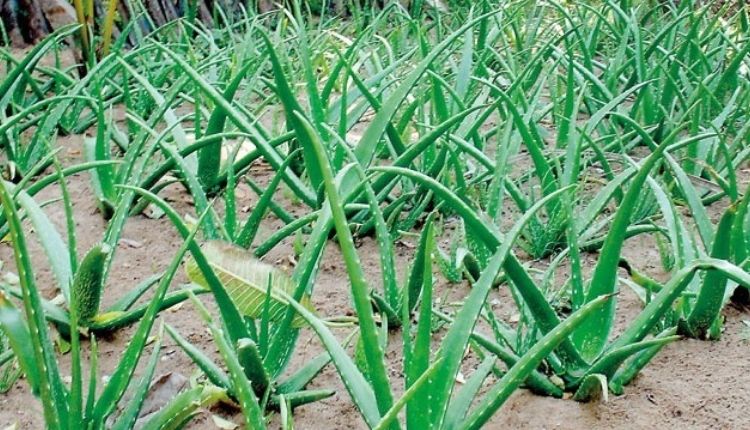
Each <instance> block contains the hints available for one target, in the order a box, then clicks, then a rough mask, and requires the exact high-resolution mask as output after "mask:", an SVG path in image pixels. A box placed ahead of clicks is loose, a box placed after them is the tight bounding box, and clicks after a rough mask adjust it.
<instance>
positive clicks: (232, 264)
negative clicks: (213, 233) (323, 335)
mask: <svg viewBox="0 0 750 430" xmlns="http://www.w3.org/2000/svg"><path fill="white" fill-rule="evenodd" d="M202 251H203V255H205V257H206V259H207V261H208V264H209V265H210V266H211V268H212V269H213V271H214V273H216V276H217V277H218V278H219V280H220V281H221V283H222V285H223V286H224V289H225V290H226V292H227V294H228V295H229V297H230V298H231V299H232V302H233V303H234V304H235V306H237V309H238V310H239V311H240V313H242V314H243V315H246V316H248V317H250V318H253V319H259V318H260V317H261V314H262V312H263V304H264V302H265V300H266V298H267V294H266V285H267V283H268V278H269V277H271V278H272V288H271V296H270V312H269V314H270V319H271V320H272V321H279V320H280V319H281V318H282V317H283V316H284V312H285V311H286V309H287V307H288V304H287V303H286V302H285V300H284V299H283V298H282V297H281V296H279V295H278V294H277V292H278V291H283V292H285V293H286V294H288V295H291V294H292V293H293V292H294V289H295V285H294V283H293V281H292V280H291V279H289V277H287V276H286V275H285V274H284V273H283V272H281V271H279V270H277V269H275V268H274V267H273V266H270V265H268V264H266V263H263V262H261V261H259V260H257V259H255V257H253V256H252V254H251V253H250V252H249V251H246V250H244V249H242V248H239V247H236V246H233V245H231V244H229V243H222V242H218V241H211V242H207V243H205V244H204V245H203V247H202ZM185 269H186V271H187V274H188V278H189V279H190V280H191V281H192V282H194V283H196V284H198V285H201V286H203V287H206V288H208V282H207V281H206V279H205V277H204V275H203V273H202V272H201V270H200V268H199V267H198V265H197V264H196V263H195V260H193V259H191V260H189V261H188V263H187V264H186V266H185ZM301 303H303V305H304V306H306V307H308V309H312V308H311V305H310V299H309V296H304V297H303V298H302V301H301ZM292 326H293V327H295V328H299V327H302V326H304V320H303V319H302V318H301V317H300V316H296V317H295V319H294V321H293V323H292Z"/></svg>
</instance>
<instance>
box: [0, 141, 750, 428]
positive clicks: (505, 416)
mask: <svg viewBox="0 0 750 430" xmlns="http://www.w3.org/2000/svg"><path fill="white" fill-rule="evenodd" d="M58 143H59V144H61V145H62V146H63V147H64V148H65V149H64V151H63V153H62V156H63V158H64V163H65V164H70V163H75V162H77V161H80V160H81V154H80V150H79V148H80V137H65V138H60V139H59V142H58ZM265 171H266V169H264V168H263V166H262V165H261V166H255V167H254V168H253V169H252V170H251V174H255V175H257V176H259V177H261V179H260V180H261V182H263V180H264V179H263V178H264V175H265V173H264V172H265ZM266 179H267V178H266ZM68 186H69V189H70V193H71V196H72V199H73V201H74V205H75V220H76V224H77V229H78V230H77V234H78V249H79V252H80V253H81V254H82V253H84V252H85V251H86V250H88V249H89V248H90V247H91V246H92V245H93V244H95V243H96V242H98V241H99V240H101V237H102V233H103V231H104V228H105V222H104V221H103V219H102V217H101V215H100V214H99V213H98V211H97V209H96V206H95V202H94V201H93V196H92V193H91V185H90V179H89V176H88V174H79V175H76V176H73V177H71V178H70V180H69V181H68ZM58 195H59V190H58V189H57V188H55V187H51V188H48V189H47V190H45V191H44V192H43V193H41V194H40V195H39V201H45V200H48V199H53V198H55V197H56V196H58ZM163 195H165V196H167V197H168V199H169V200H170V201H171V202H172V204H173V205H175V207H176V208H177V209H178V211H179V212H180V213H190V212H192V211H193V208H192V207H191V206H190V202H189V198H188V196H187V195H186V194H185V193H184V192H182V191H181V190H180V189H168V190H167V191H166V192H164V193H163ZM239 200H240V201H239V202H238V207H242V206H250V207H251V206H252V205H253V202H254V200H255V196H254V194H252V193H251V192H249V191H248V190H244V191H243V192H241V193H240V194H239ZM290 209H291V210H292V211H294V210H297V211H298V213H299V212H301V210H302V209H301V208H296V209H295V208H294V207H293V206H291V207H290ZM46 211H47V213H48V215H49V216H50V217H51V218H52V219H53V220H54V222H55V223H56V224H57V226H58V228H59V229H60V231H61V232H62V231H64V228H63V222H64V221H63V212H62V206H61V204H60V203H54V204H51V205H49V206H47V208H46ZM280 225H281V223H280V222H279V221H278V220H275V219H274V218H273V216H271V217H269V219H268V220H266V221H265V222H264V224H263V226H262V230H261V232H260V235H261V236H265V237H267V236H268V235H269V234H270V233H272V232H273V231H274V230H275V229H277V228H279V226H280ZM32 236H33V235H32ZM123 238H124V239H127V240H123V241H122V242H121V244H120V246H119V247H118V249H117V251H116V259H115V262H114V265H113V272H112V275H111V277H110V279H109V284H108V285H107V288H106V292H105V297H104V303H103V306H106V305H107V304H109V303H112V302H113V301H114V300H115V299H116V298H117V297H119V296H120V295H121V294H123V292H125V291H127V290H128V289H129V288H132V287H133V286H134V285H136V284H137V283H138V282H139V281H140V280H142V279H145V278H146V277H148V276H150V275H152V274H154V273H157V272H159V271H161V270H163V269H164V268H165V267H166V266H167V265H168V264H169V260H170V259H171V258H172V256H173V255H174V253H175V252H176V250H177V248H178V247H179V245H180V244H181V240H180V239H179V237H178V235H177V233H176V232H175V230H174V228H173V227H172V226H171V225H170V223H169V222H168V221H167V220H166V219H157V220H153V219H148V218H146V217H144V216H136V217H132V218H130V219H129V220H128V222H127V226H126V229H125V232H124V235H123ZM414 241H415V240H414V239H404V240H403V241H401V242H399V244H397V254H398V256H399V265H400V266H401V268H402V269H401V270H402V272H403V270H404V269H403V268H405V267H407V266H408V262H409V260H410V258H411V254H412V253H413V250H412V248H413V244H414ZM256 243H257V242H256ZM360 250H361V252H360V255H361V257H362V259H363V267H365V269H366V272H367V275H368V277H370V279H371V281H372V282H373V285H377V282H378V278H379V275H378V272H377V265H378V263H377V252H376V246H375V243H374V242H373V241H372V240H371V239H365V240H363V241H362V242H361V244H360ZM31 253H32V255H31V257H32V261H33V264H34V267H35V269H36V272H37V280H38V283H39V286H40V288H41V290H42V293H43V294H44V296H45V297H47V298H52V297H54V296H55V295H56V291H55V289H54V283H53V282H52V280H51V275H50V273H49V270H48V269H47V267H48V263H47V260H46V257H45V256H44V253H43V252H42V251H41V249H40V247H39V246H38V244H37V243H34V241H32V243H31ZM625 253H626V255H627V257H628V258H629V259H630V261H631V262H632V263H634V264H635V265H637V267H639V268H641V269H642V270H646V271H649V272H650V273H651V274H652V275H654V276H658V275H659V273H658V270H659V269H658V267H657V266H658V261H659V260H658V253H657V251H656V249H655V247H654V244H653V242H652V241H651V240H650V239H649V238H647V237H644V238H636V239H633V240H630V241H628V242H627V245H626V250H625ZM292 255H293V250H292V244H291V243H290V242H289V241H287V242H284V243H282V244H281V245H280V246H278V247H277V248H276V249H274V250H273V251H272V252H271V254H270V255H268V256H267V257H266V261H269V262H272V263H274V264H277V265H279V266H284V265H286V266H289V265H290V264H291V263H290V260H291V259H290V257H291V256H292ZM595 259H596V256H595V255H587V256H586V258H585V260H586V262H587V264H588V265H589V266H590V265H591V264H592V263H593V262H594V261H595ZM0 260H2V261H3V262H4V264H5V269H4V270H6V271H7V270H13V267H14V263H13V260H12V250H11V248H10V246H9V245H8V244H7V243H2V244H0ZM402 279H403V274H402ZM184 281H185V278H184V275H182V273H180V275H179V276H178V279H177V280H176V281H175V283H177V282H184ZM315 288H316V290H315V294H314V297H313V301H314V304H315V306H316V308H317V309H318V312H319V314H321V315H322V316H327V317H330V316H340V315H343V314H352V311H351V304H350V299H349V297H350V293H349V283H348V279H347V277H346V272H345V269H344V267H343V263H342V260H341V257H340V254H339V251H338V247H337V245H336V244H335V243H330V244H329V246H328V247H327V251H326V255H325V259H324V261H323V263H322V268H321V271H320V275H319V277H318V280H317V284H316V287H315ZM436 288H437V290H436V291H437V296H442V295H443V294H446V295H447V296H449V297H451V298H455V299H458V298H460V297H463V296H465V295H466V294H467V292H468V290H469V287H468V285H449V284H447V283H446V282H443V281H441V282H439V284H438V285H437V287H436ZM492 294H493V297H492V299H497V303H498V306H497V307H498V309H497V314H498V316H499V317H502V318H510V317H511V314H512V312H513V305H512V303H510V299H509V297H508V295H507V294H506V293H505V292H504V291H503V290H502V289H501V291H495V292H493V293H492ZM203 300H204V301H205V302H207V303H209V304H210V301H211V298H210V297H208V296H203ZM639 310H640V304H639V302H638V301H637V298H636V297H635V295H634V294H632V293H631V292H630V290H629V289H627V288H623V289H622V294H620V297H619V302H618V314H617V315H618V327H620V328H621V327H622V326H623V324H624V323H625V322H626V321H628V320H629V319H631V318H632V317H633V316H634V315H635V314H637V312H638V311H639ZM725 314H726V317H727V321H726V324H725V332H724V334H723V336H722V338H721V340H719V341H716V342H699V341H693V340H683V341H680V342H677V343H674V344H672V345H670V346H668V347H667V348H666V349H665V350H664V351H663V352H662V353H661V354H659V355H658V356H657V357H656V359H655V360H654V361H653V362H652V363H651V364H650V365H649V366H648V367H647V368H646V369H645V370H644V372H643V373H642V374H641V375H640V376H639V377H638V378H637V379H636V380H635V382H634V383H633V384H632V385H631V386H629V387H627V388H626V392H625V394H624V395H623V396H619V397H616V396H611V397H610V399H609V401H608V402H606V403H605V402H601V401H599V402H593V403H588V404H582V403H578V402H575V401H572V400H560V399H553V398H545V397H540V396H537V395H534V394H531V393H530V392H528V391H526V390H519V391H518V392H516V393H515V394H514V395H513V396H512V398H511V399H510V400H509V401H508V402H507V403H506V404H505V405H504V406H503V407H502V409H501V410H500V411H499V412H498V413H497V414H496V416H495V417H494V418H493V420H492V422H491V423H490V424H489V425H488V426H487V428H493V429H494V428H497V429H500V428H529V429H579V428H617V429H640V428H643V429H646V428H649V429H650V428H668V427H674V428H712V429H713V428H722V429H741V428H750V414H748V413H747V411H746V410H745V409H744V407H745V406H746V405H747V404H750V390H748V389H747V387H748V386H750V362H748V358H747V357H748V351H750V349H749V347H750V328H748V327H747V326H746V325H745V324H744V323H743V320H750V313H749V312H748V310H746V309H738V308H735V307H732V306H730V307H729V308H728V309H726V311H725ZM159 320H160V321H164V322H167V323H169V324H171V325H172V326H174V327H175V328H176V329H177V330H178V331H179V332H180V333H181V334H182V335H183V336H185V337H187V338H188V339H189V340H190V341H191V342H194V343H195V344H196V345H197V346H198V347H200V348H201V349H203V350H205V351H207V352H208V353H210V354H215V346H214V345H213V343H212V342H211V339H210V336H209V334H208V333H207V332H206V329H205V327H204V326H203V325H202V324H201V321H200V318H199V317H197V314H196V313H195V312H194V310H193V308H192V306H191V305H189V304H185V305H182V306H177V307H176V308H173V309H170V310H168V311H165V312H163V313H162V314H161V315H160V318H159ZM351 330H352V329H351V328H350V329H340V330H337V331H336V333H337V335H339V336H340V337H341V338H344V337H345V336H346V335H347V334H349V333H350V332H351ZM133 331H134V328H133V327H130V328H126V329H123V330H121V331H119V332H117V333H115V334H114V335H112V336H110V337H109V338H106V339H102V341H101V343H100V363H101V366H102V367H101V368H102V372H103V373H104V374H106V373H107V371H108V370H111V369H112V368H113V367H114V365H116V363H117V362H118V360H119V352H120V351H122V350H123V349H124V347H125V346H126V344H127V342H128V340H129V338H130V335H131V334H132V332H133ZM399 339H400V334H399V333H395V334H393V336H392V342H391V348H389V351H388V358H389V360H390V361H391V377H392V378H393V380H394V381H396V382H395V383H396V384H399V383H400V382H398V381H400V379H399V378H400V376H401V375H400V367H401V366H400V360H401V358H400V356H399V352H398V349H399V346H398V344H399V343H400V340H399ZM321 351H322V349H321V346H320V344H319V342H318V341H317V338H315V337H314V335H313V334H312V333H311V332H310V331H309V330H306V331H305V332H304V333H303V335H302V336H301V338H300V341H299V343H298V346H297V351H296V355H295V358H294V360H293V362H292V364H291V366H290V368H291V369H294V368H296V366H298V365H299V364H300V363H304V362H305V361H306V360H308V359H310V358H312V357H314V356H315V355H317V354H318V353H320V352H321ZM161 354H162V358H161V362H160V364H159V367H158V369H157V375H159V374H164V373H167V372H179V373H181V374H183V375H186V376H190V375H191V374H193V373H194V372H196V368H195V366H193V365H192V363H191V362H190V361H189V359H188V358H187V357H186V356H185V355H184V354H183V353H182V351H181V350H179V348H178V347H176V345H175V344H174V342H173V341H172V340H171V339H170V338H166V339H165V342H164V348H163V350H162V353H161ZM61 360H62V362H63V363H64V369H66V370H64V372H65V371H67V367H65V366H67V361H68V357H67V356H65V357H63V358H62V359H61ZM142 361H144V360H142ZM312 386H314V387H330V388H333V389H335V390H336V395H334V396H333V397H331V398H328V399H326V400H323V401H321V402H318V403H315V404H311V405H307V406H304V407H301V408H298V409H297V410H296V411H295V424H296V428H298V429H358V428H365V425H364V423H363V421H362V420H361V419H360V418H359V415H358V413H357V411H356V410H355V409H354V407H353V406H352V403H351V401H350V400H349V397H348V394H347V392H346V391H345V389H344V387H343V385H342V383H341V382H340V380H339V378H338V376H337V374H336V373H335V370H334V369H333V368H332V367H331V366H329V367H327V368H326V369H325V370H324V372H323V373H322V374H321V375H320V376H319V377H318V378H317V379H315V380H314V381H313V384H312ZM212 413H215V414H220V415H222V416H224V417H225V418H228V419H230V420H234V421H235V422H239V416H238V415H237V412H236V411H234V410H232V409H231V408H221V409H215V410H213V411H210V412H208V411H207V412H204V413H202V414H200V415H199V416H198V417H196V419H195V420H194V421H193V422H192V423H191V424H190V425H189V428H193V429H202V428H206V429H209V428H216V427H215V425H214V424H213V421H212V420H211V414H212ZM41 416H42V412H41V406H40V404H39V402H38V401H37V400H36V399H34V397H33V396H31V394H30V393H29V391H28V390H27V388H26V384H25V381H24V380H20V381H19V382H17V383H16V385H15V386H14V387H13V388H12V389H11V390H10V391H9V392H8V393H6V394H0V429H4V428H6V426H12V425H14V424H15V425H17V427H15V428H18V429H38V428H43V421H42V419H41Z"/></svg>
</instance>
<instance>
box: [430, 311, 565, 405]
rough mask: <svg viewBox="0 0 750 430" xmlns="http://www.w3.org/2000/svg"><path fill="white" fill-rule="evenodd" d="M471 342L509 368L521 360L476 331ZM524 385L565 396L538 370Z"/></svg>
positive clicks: (546, 394)
mask: <svg viewBox="0 0 750 430" xmlns="http://www.w3.org/2000/svg"><path fill="white" fill-rule="evenodd" d="M433 313H434V314H435V316H437V317H438V318H440V319H441V320H443V321H446V322H448V323H450V324H452V323H453V318H451V317H449V316H448V315H445V314H443V313H442V312H439V311H437V310H433ZM471 340H472V341H474V342H476V343H477V345H479V346H481V347H482V348H484V349H486V350H487V352H489V353H490V354H492V355H494V356H496V357H497V358H498V359H500V361H502V362H503V363H505V365H506V366H508V367H511V366H513V365H514V364H516V363H517V362H518V360H519V357H518V356H517V355H515V354H514V353H513V352H511V351H508V350H507V349H505V348H504V347H502V346H500V345H499V344H497V343H495V342H494V341H492V340H491V339H488V338H487V337H485V336H483V335H481V334H479V333H477V332H476V331H475V332H473V333H472V334H471ZM524 384H525V385H526V386H527V387H528V388H529V390H531V391H532V392H534V393H537V394H541V395H545V396H550V397H557V398H562V396H563V394H564V393H563V390H562V389H561V388H560V387H558V386H557V385H555V384H553V383H552V382H551V381H550V380H549V379H548V378H547V377H546V376H545V375H544V374H543V373H541V372H539V371H537V370H535V371H533V372H531V374H530V375H529V378H528V379H527V380H526V382H524Z"/></svg>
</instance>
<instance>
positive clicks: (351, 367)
mask: <svg viewBox="0 0 750 430" xmlns="http://www.w3.org/2000/svg"><path fill="white" fill-rule="evenodd" d="M289 303H290V305H291V306H292V307H293V308H294V309H295V310H296V311H297V312H298V313H299V314H300V315H302V317H303V318H305V320H306V321H307V323H308V324H309V325H310V327H311V328H312V329H313V330H315V332H316V333H317V335H318V337H319V338H320V340H321V342H322V343H323V346H324V347H325V348H326V350H327V351H328V353H329V354H330V356H331V361H332V362H333V364H334V366H335V367H336V370H337V371H338V374H339V375H340V376H341V380H342V382H343V383H344V386H345V387H346V390H347V391H348V392H349V395H350V396H351V398H352V401H353V402H354V405H355V406H356V407H357V409H358V410H359V411H360V413H361V414H362V418H364V420H365V423H367V425H368V426H370V427H374V426H376V425H377V423H378V422H379V421H380V419H381V415H380V413H379V412H378V408H377V401H376V400H375V393H374V392H373V390H372V387H371V386H370V384H369V383H368V382H367V379H366V378H365V377H364V375H362V373H361V372H360V371H359V369H357V365H356V364H355V363H354V361H353V360H352V359H351V357H349V356H348V355H347V353H346V351H345V350H344V348H343V347H342V346H341V344H340V343H339V342H338V340H336V337H335V336H334V335H333V333H331V331H330V329H328V327H326V325H325V324H324V323H323V322H322V321H320V319H319V318H318V317H316V316H315V315H313V314H312V313H310V312H309V311H308V310H307V309H305V307H304V306H302V305H300V304H298V303H297V302H295V301H294V300H291V298H290V302H289Z"/></svg>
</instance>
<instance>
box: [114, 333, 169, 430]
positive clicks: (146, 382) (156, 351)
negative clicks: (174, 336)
mask: <svg viewBox="0 0 750 430" xmlns="http://www.w3.org/2000/svg"><path fill="white" fill-rule="evenodd" d="M161 342H162V338H161V336H159V337H158V338H157V340H156V343H155V344H154V348H153V350H152V352H151V358H150V359H149V360H148V364H146V370H145V371H144V373H143V376H141V379H140V381H139V382H138V385H136V387H135V391H134V392H133V397H132V398H131V399H130V401H129V402H128V404H127V405H126V406H125V409H124V410H123V411H122V413H121V414H120V415H119V416H118V417H117V421H116V422H115V424H114V426H112V430H129V429H131V428H133V425H134V424H135V422H136V420H137V419H138V414H139V413H140V411H141V408H142V407H143V402H144V401H145V400H146V395H147V394H148V389H149V387H150V386H151V380H152V379H153V377H154V371H155V370H156V365H157V364H158V362H159V355H160V353H161Z"/></svg>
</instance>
